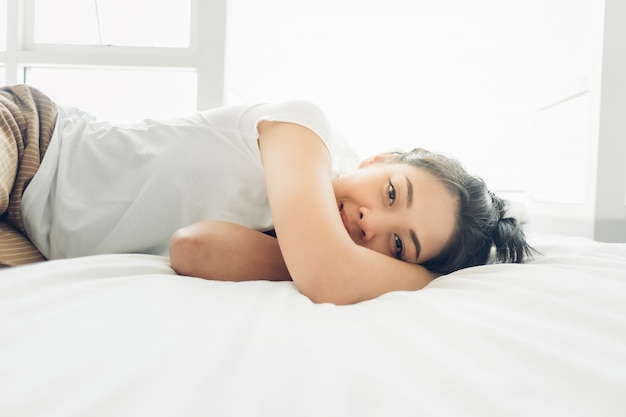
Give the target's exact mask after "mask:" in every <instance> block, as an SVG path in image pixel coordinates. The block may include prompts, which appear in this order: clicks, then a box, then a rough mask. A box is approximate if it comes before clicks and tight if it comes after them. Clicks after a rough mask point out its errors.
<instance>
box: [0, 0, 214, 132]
mask: <svg viewBox="0 0 626 417" xmlns="http://www.w3.org/2000/svg"><path fill="white" fill-rule="evenodd" d="M0 7H4V8H5V9H6V13H2V19H6V24H4V23H5V22H0V23H2V24H3V25H2V27H3V28H4V27H6V31H3V33H2V37H0V46H3V45H4V46H5V48H4V51H0V67H2V68H4V72H0V75H3V78H4V83H5V84H16V83H22V82H26V83H28V84H31V85H34V86H35V87H38V88H40V89H41V90H42V91H44V92H45V93H46V94H48V95H50V96H51V97H52V98H53V99H55V100H56V101H58V102H60V103H63V104H65V105H69V106H76V107H81V108H84V109H85V110H88V111H90V112H93V113H94V114H95V115H96V116H98V117H101V118H107V119H114V120H129V119H133V120H136V119H138V118H144V117H169V116H175V115H177V114H180V113H188V112H190V111H193V110H196V109H205V108H209V107H213V106H218V105H221V104H223V66H224V42H225V41H224V36H225V31H224V27H225V23H224V22H225V13H226V0H211V2H205V1H200V0H156V1H155V0H106V1H98V0H0ZM5 16H6V17H5ZM200 22H201V23H202V24H200Z"/></svg>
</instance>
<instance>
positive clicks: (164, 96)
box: [26, 67, 197, 122]
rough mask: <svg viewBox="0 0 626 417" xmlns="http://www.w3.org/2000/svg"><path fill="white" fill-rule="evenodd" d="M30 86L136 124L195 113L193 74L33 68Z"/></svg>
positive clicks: (108, 117) (62, 100) (102, 116)
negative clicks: (137, 122) (146, 119)
mask: <svg viewBox="0 0 626 417" xmlns="http://www.w3.org/2000/svg"><path fill="white" fill-rule="evenodd" d="M26 82H27V83H28V84H30V85H33V86H35V87H37V88H38V89H40V90H42V91H43V92H44V93H45V94H47V95H49V96H50V97H51V98H52V99H53V100H54V101H56V102H57V103H59V104H62V105H65V106H72V107H79V108H81V109H83V110H85V111H88V112H90V113H92V114H93V115H95V116H97V117H98V118H99V119H102V120H113V121H119V122H135V121H139V120H142V119H144V118H171V117H173V116H177V115H184V114H189V113H191V112H194V111H195V109H196V101H197V94H196V91H197V76H196V73H195V72H192V71H161V70H114V69H111V70H109V69H81V68H38V67H36V68H27V70H26Z"/></svg>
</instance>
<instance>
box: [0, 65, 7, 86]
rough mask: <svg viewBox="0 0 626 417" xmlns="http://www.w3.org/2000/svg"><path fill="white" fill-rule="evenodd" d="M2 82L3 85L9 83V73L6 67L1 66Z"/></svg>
mask: <svg viewBox="0 0 626 417" xmlns="http://www.w3.org/2000/svg"><path fill="white" fill-rule="evenodd" d="M0 83H2V85H6V83H7V74H6V70H5V69H4V67H0Z"/></svg>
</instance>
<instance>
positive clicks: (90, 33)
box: [5, 0, 191, 48]
mask: <svg viewBox="0 0 626 417" xmlns="http://www.w3.org/2000/svg"><path fill="white" fill-rule="evenodd" d="M5 1H6V0H5ZM190 20H191V1H190V0H186V1H181V0H157V1H155V0H106V1H98V0H89V1H86V0H35V35H34V36H35V42H36V43H48V44H73V45H118V46H143V47H175V48H186V47H188V46H189V37H190Z"/></svg>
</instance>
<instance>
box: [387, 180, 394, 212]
mask: <svg viewBox="0 0 626 417" xmlns="http://www.w3.org/2000/svg"><path fill="white" fill-rule="evenodd" d="M387 197H388V198H389V205H390V206H392V205H393V203H394V201H396V187H394V186H393V184H392V183H391V181H389V186H388V187H387Z"/></svg>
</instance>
